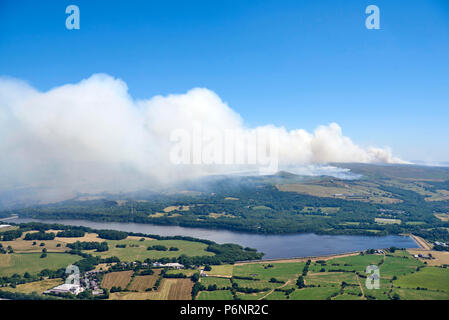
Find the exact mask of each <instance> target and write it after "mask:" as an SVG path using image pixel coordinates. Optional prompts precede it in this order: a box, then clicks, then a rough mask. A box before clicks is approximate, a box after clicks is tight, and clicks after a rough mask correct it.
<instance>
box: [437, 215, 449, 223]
mask: <svg viewBox="0 0 449 320" xmlns="http://www.w3.org/2000/svg"><path fill="white" fill-rule="evenodd" d="M435 217H437V218H438V219H440V220H441V221H443V222H447V221H449V214H447V213H435Z"/></svg>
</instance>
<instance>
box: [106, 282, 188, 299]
mask: <svg viewBox="0 0 449 320" xmlns="http://www.w3.org/2000/svg"><path fill="white" fill-rule="evenodd" d="M192 287H193V282H192V281H190V280H189V279H162V281H161V285H160V286H159V289H158V290H157V291H149V292H114V293H111V294H110V296H109V299H110V300H191V299H192V297H191V291H192Z"/></svg>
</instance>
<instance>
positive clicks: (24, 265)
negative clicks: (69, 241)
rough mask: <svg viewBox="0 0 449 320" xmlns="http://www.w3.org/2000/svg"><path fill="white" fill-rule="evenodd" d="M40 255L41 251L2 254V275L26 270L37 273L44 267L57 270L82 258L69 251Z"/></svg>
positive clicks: (22, 272)
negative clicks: (42, 256) (68, 252)
mask: <svg viewBox="0 0 449 320" xmlns="http://www.w3.org/2000/svg"><path fill="white" fill-rule="evenodd" d="M40 256H41V253H13V254H0V276H11V275H13V274H15V273H17V274H21V275H23V274H24V273H25V272H28V273H30V274H37V273H39V272H40V271H41V270H43V269H49V270H54V271H56V270H58V269H60V268H66V267H67V266H69V265H71V264H73V263H74V262H76V261H78V260H80V259H81V257H80V256H77V255H71V254H67V253H47V257H45V258H41V257H40Z"/></svg>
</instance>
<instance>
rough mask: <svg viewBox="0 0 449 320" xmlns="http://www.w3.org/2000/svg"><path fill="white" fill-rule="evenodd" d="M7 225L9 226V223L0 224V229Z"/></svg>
mask: <svg viewBox="0 0 449 320" xmlns="http://www.w3.org/2000/svg"><path fill="white" fill-rule="evenodd" d="M8 227H10V225H9V224H0V229H1V228H8Z"/></svg>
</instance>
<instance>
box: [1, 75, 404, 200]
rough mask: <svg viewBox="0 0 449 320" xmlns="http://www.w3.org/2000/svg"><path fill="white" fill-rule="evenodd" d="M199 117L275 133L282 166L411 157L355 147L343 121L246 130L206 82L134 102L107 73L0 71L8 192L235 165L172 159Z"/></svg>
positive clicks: (167, 178)
mask: <svg viewBox="0 0 449 320" xmlns="http://www.w3.org/2000/svg"><path fill="white" fill-rule="evenodd" d="M193 123H201V125H202V126H203V127H204V128H213V129H215V130H217V129H218V130H229V129H231V130H240V131H242V132H251V131H252V130H256V129H257V130H262V131H263V130H274V131H276V133H277V134H278V136H279V142H280V144H279V163H280V165H288V166H292V165H307V164H321V163H323V164H324V163H328V162H365V163H369V162H383V163H402V162H403V161H402V160H400V159H398V158H395V157H393V156H392V153H391V151H390V150H389V149H380V148H368V149H364V148H361V147H359V146H357V145H355V144H354V143H353V142H352V141H351V139H350V138H348V137H345V136H343V134H342V130H341V128H340V126H339V125H338V124H336V123H332V124H330V125H328V126H320V127H318V128H317V129H316V130H315V131H314V132H313V133H310V132H307V131H305V130H302V129H298V130H292V131H288V130H286V129H285V128H282V127H273V126H264V127H260V128H246V127H245V126H244V122H243V120H242V119H241V117H240V116H239V115H238V114H237V113H236V112H235V111H234V110H232V109H231V108H230V107H229V106H228V105H227V104H226V103H224V102H223V101H222V100H221V99H220V97H218V96H217V95H216V94H215V93H214V92H212V91H210V90H208V89H203V88H195V89H192V90H190V91H188V92H187V93H185V94H173V95H168V96H156V97H153V98H151V99H149V100H137V101H136V100H134V99H133V98H132V97H131V96H130V95H129V94H128V88H127V86H126V84H125V83H124V82H123V81H121V80H120V79H115V78H113V77H111V76H109V75H105V74H95V75H93V76H91V77H90V78H88V79H85V80H83V81H81V82H79V83H76V84H67V85H63V86H60V87H56V88H53V89H51V90H49V91H47V92H39V91H38V90H36V89H34V88H32V87H31V86H29V85H27V84H26V83H24V82H22V81H19V80H15V79H10V78H0V190H2V189H3V190H5V189H8V188H17V187H39V186H47V187H57V188H68V189H70V190H77V191H81V192H100V191H109V192H114V191H126V190H135V189H137V188H141V187H147V186H151V185H156V184H159V183H169V182H175V181H180V180H181V179H186V178H192V177H196V176H198V175H201V174H205V173H226V172H227V171H228V170H234V169H235V168H230V167H227V166H202V165H182V166H175V165H173V164H172V163H170V161H169V153H170V150H171V148H172V147H173V142H171V141H170V134H171V133H172V132H173V130H175V129H179V128H182V129H186V130H190V129H191V128H192V126H193Z"/></svg>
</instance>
